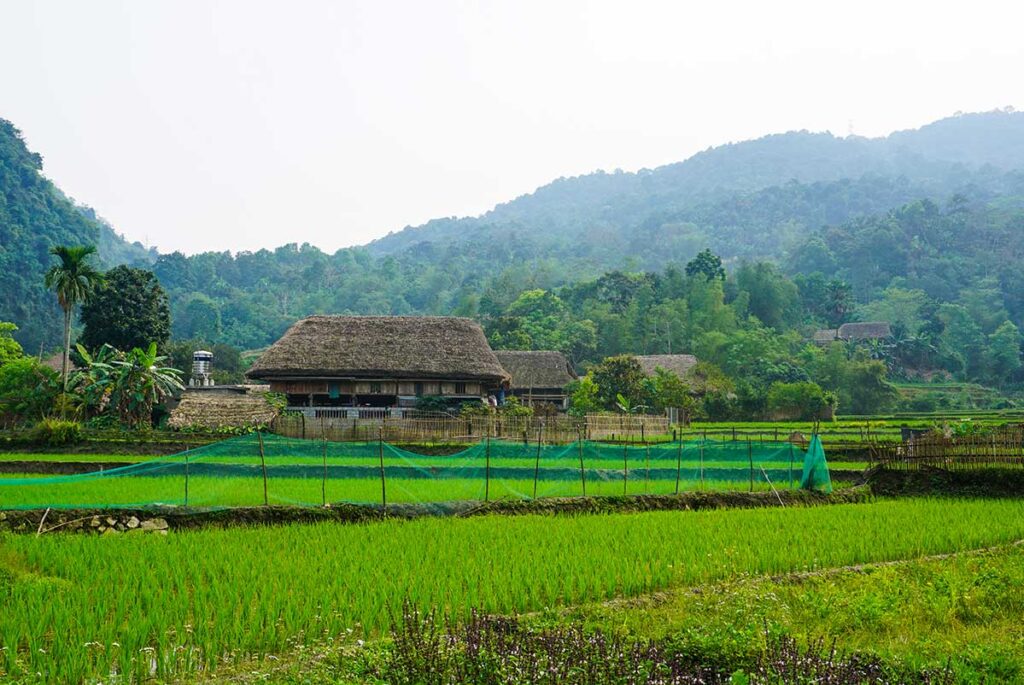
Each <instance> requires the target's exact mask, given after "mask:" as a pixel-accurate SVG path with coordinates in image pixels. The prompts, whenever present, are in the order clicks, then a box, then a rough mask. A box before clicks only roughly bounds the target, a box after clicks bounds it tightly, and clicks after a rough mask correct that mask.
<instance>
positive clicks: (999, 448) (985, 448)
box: [871, 427, 1024, 471]
mask: <svg viewBox="0 0 1024 685" xmlns="http://www.w3.org/2000/svg"><path fill="white" fill-rule="evenodd" d="M871 460H872V462H874V463H876V464H877V465H878V466H880V467H882V468H886V469H894V470H899V471H917V470H920V469H928V468H931V469H943V470H946V471H967V470H975V469H986V468H993V467H1011V468H1014V467H1015V468H1024V430H1022V429H1021V428H1020V427H1014V428H1012V429H1005V430H1001V431H997V432H994V433H990V434H987V435H964V436H954V437H944V436H941V435H934V434H929V435H924V436H917V437H914V438H913V439H911V440H909V441H907V442H903V443H897V444H875V445H873V446H872V448H871Z"/></svg>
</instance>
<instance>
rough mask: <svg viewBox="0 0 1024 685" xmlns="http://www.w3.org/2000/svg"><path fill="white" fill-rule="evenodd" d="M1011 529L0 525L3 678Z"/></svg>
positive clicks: (172, 668)
mask: <svg viewBox="0 0 1024 685" xmlns="http://www.w3.org/2000/svg"><path fill="white" fill-rule="evenodd" d="M1021 538H1024V502H1021V501H1017V500H986V501H970V500H960V501H953V500H907V501H882V502H875V503H872V504H861V505H837V506H830V507H816V508H788V509H782V508H776V509H761V510H720V511H707V512H687V513H678V512H662V513H646V514H616V515H606V516H587V517H578V518H568V517H557V518H554V517H540V516H524V517H514V518H504V517H480V518H470V519H420V520H415V521H404V522H402V521H384V522H376V523H369V524H358V525H348V526H338V525H331V524H324V525H291V526H283V527H277V528H257V529H227V530H224V529H207V530H199V531H187V532H174V533H172V534H170V535H168V536H166V537H163V536H151V535H119V536H109V537H94V536H75V535H48V536H43V537H35V536H26V535H21V536H19V535H13V534H2V535H0V597H2V598H3V605H4V611H3V612H0V676H2V678H6V679H11V680H18V681H20V682H33V681H37V682H87V681H96V680H102V681H103V682H107V681H108V680H109V679H111V678H112V676H115V675H116V676H117V679H118V681H119V682H129V681H141V680H144V679H147V678H150V679H151V678H156V679H158V680H166V679H169V678H171V677H174V676H176V675H180V674H188V673H195V672H197V671H200V670H203V671H209V670H211V669H216V668H218V667H219V666H223V665H225V664H227V663H230V662H233V661H237V660H239V659H246V658H252V657H260V656H262V655H267V654H279V653H284V652H287V651H289V650H293V649H295V648H296V646H297V645H301V644H309V643H312V642H315V641H317V640H322V639H326V638H330V637H334V636H339V635H347V634H349V633H348V631H350V630H351V631H353V634H355V635H363V636H371V637H372V636H375V635H379V634H380V633H381V632H382V631H384V630H386V629H387V628H388V627H389V626H390V624H391V622H392V619H393V617H394V615H395V612H396V611H397V610H398V607H399V605H400V603H401V602H402V600H403V599H409V600H410V601H411V602H413V603H414V604H415V605H416V606H418V607H420V608H423V609H426V608H430V607H437V608H439V609H441V610H444V611H451V612H456V613H461V612H464V611H466V610H468V609H469V608H470V607H476V608H478V609H480V610H483V611H487V612H500V613H509V612H527V611H534V610H538V609H542V608H544V607H554V606H563V605H571V604H577V603H580V602H585V601H589V600H601V599H607V598H612V597H620V596H624V597H631V596H636V595H640V594H643V593H648V592H652V591H656V590H659V589H663V588H667V587H672V586H687V585H696V584H701V583H707V582H711V581H716V580H722V579H728V578H733V577H737V576H743V575H746V574H779V573H786V572H791V571H800V570H811V569H817V568H831V567H839V566H843V565H847V564H857V563H866V562H872V561H885V560H894V559H906V558H915V557H919V556H921V555H926V554H935V553H943V552H955V551H959V550H966V549H973V548H978V547H983V546H987V545H994V544H1001V543H1007V542H1010V541H1013V540H1018V539H1021Z"/></svg>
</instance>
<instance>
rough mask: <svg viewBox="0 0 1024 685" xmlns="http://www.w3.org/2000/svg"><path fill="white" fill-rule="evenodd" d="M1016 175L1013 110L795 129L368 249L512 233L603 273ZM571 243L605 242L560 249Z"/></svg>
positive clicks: (773, 243)
mask: <svg viewBox="0 0 1024 685" xmlns="http://www.w3.org/2000/svg"><path fill="white" fill-rule="evenodd" d="M1021 168H1024V114H1020V113H1014V112H988V113H980V114H967V115H962V116H956V117H951V118H947V119H942V120H940V121H937V122H934V123H932V124H929V125H927V126H924V127H922V128H920V129H915V130H909V131H900V132H896V133H893V134H891V135H890V136H888V137H886V138H873V139H869V138H860V137H852V136H851V137H846V138H837V137H835V136H833V135H831V134H829V133H809V132H807V131H796V132H790V133H783V134H777V135H769V136H765V137H764V138H760V139H757V140H751V141H745V142H741V143H734V144H728V145H722V146H719V147H714V148H711V149H709V150H706V151H704V152H701V153H699V154H696V155H694V156H693V157H691V158H689V159H687V160H686V161H683V162H678V163H675V164H669V165H666V166H663V167H659V168H656V169H650V170H642V171H639V172H637V173H605V172H597V173H594V174H589V175H586V176H578V177H575V178H561V179H558V180H556V181H554V182H552V183H550V184H548V185H545V186H543V187H541V188H539V189H537V190H536V191H535V192H533V193H531V194H529V195H524V196H522V197H519V198H516V199H515V200H512V201H510V202H508V203H505V204H502V205H499V206H497V207H495V208H494V209H493V210H492V211H490V212H488V213H486V214H484V215H483V216H480V217H476V218H465V219H454V218H449V219H437V220H434V221H431V222H429V223H427V224H424V225H422V226H418V227H409V228H405V229H403V230H402V231H399V232H396V233H392V234H390V235H388V236H386V237H384V238H382V239H380V240H377V241H374V242H372V243H370V244H369V246H368V249H369V250H370V252H371V253H373V254H376V255H394V254H398V253H401V252H402V251H403V250H404V249H408V248H411V247H414V246H416V245H417V244H423V243H434V244H436V245H453V244H466V243H469V244H473V243H477V244H480V245H487V244H491V243H492V242H493V241H494V240H495V239H498V240H501V239H502V238H503V236H505V235H508V234H510V233H514V235H515V236H516V238H517V239H519V240H529V241H536V242H537V243H538V245H542V246H545V247H552V246H559V247H561V248H567V249H569V250H570V252H571V253H574V254H575V256H580V257H584V256H588V255H590V256H594V257H597V258H598V261H597V262H596V264H601V265H603V266H614V265H616V264H614V263H613V262H609V261H607V260H608V259H612V260H614V259H616V258H618V259H621V258H622V257H623V256H632V257H637V258H640V263H641V264H643V265H645V266H657V265H659V264H661V263H664V262H665V261H672V260H680V259H688V258H690V257H692V256H693V254H694V253H695V252H696V250H699V249H700V248H701V247H703V246H705V244H706V245H707V246H711V247H712V248H713V249H717V250H719V251H722V252H723V254H724V255H725V256H746V257H758V256H763V257H769V256H770V257H777V256H779V255H780V254H782V253H783V252H784V251H785V249H786V248H787V247H788V246H789V243H790V241H791V240H792V239H793V238H794V237H798V236H799V235H800V234H801V233H802V231H803V229H804V228H807V227H815V228H816V227H819V226H821V225H824V224H831V223H841V222H843V221H846V220H848V219H850V218H851V217H854V216H860V215H865V214H870V213H875V212H879V211H884V210H886V209H889V208H892V207H895V206H898V205H900V204H902V203H904V202H907V201H909V200H911V199H914V198H920V197H933V198H943V197H948V196H950V195H952V194H953V193H956V192H963V191H970V190H971V189H982V190H984V191H985V192H989V193H993V194H998V193H1004V192H1008V191H1012V192H1016V190H1017V189H1018V187H1019V186H1018V184H1019V179H1018V178H1017V177H1016V176H1012V177H1009V178H1008V177H1006V175H1005V174H1006V172H1008V171H1012V170H1017V169H1021ZM810 196H814V198H816V199H812V198H811V197H810ZM740 228H742V229H743V230H742V231H740V232H739V234H738V233H737V230H736V229H740ZM752 229H753V230H752ZM652 239H655V240H656V244H651V240H652ZM572 240H581V241H584V242H586V243H597V242H600V243H601V244H600V245H594V244H581V245H576V246H568V245H566V244H565V243H566V241H572ZM695 248H696V249H695ZM420 249H423V248H422V245H421V248H420Z"/></svg>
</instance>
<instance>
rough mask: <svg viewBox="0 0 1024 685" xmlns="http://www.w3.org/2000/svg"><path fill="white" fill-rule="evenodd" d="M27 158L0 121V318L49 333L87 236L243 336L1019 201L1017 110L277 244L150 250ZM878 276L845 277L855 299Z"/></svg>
mask: <svg viewBox="0 0 1024 685" xmlns="http://www.w3.org/2000/svg"><path fill="white" fill-rule="evenodd" d="M50 152H51V154H59V151H50ZM41 168H42V167H41V159H40V158H39V156H38V155H35V154H33V153H32V152H30V151H28V150H27V149H26V148H25V146H24V143H23V142H22V141H21V139H20V137H19V136H18V134H17V131H16V129H15V128H14V126H13V125H12V124H10V123H8V122H2V124H0V288H2V292H0V320H12V321H15V322H16V323H17V324H18V325H19V326H20V327H21V331H20V332H19V339H20V340H21V341H22V342H23V344H25V345H26V346H27V347H28V348H29V349H32V350H34V349H37V348H39V347H40V346H42V347H43V348H47V349H49V348H53V347H55V346H56V345H57V343H58V341H59V319H58V318H57V317H56V315H55V313H56V305H55V303H54V301H53V297H52V295H51V294H49V293H47V292H46V291H45V290H44V289H43V286H42V275H43V272H44V271H45V269H46V267H47V265H48V264H49V262H50V258H49V255H48V254H47V250H48V249H49V248H50V247H51V246H53V245H56V244H82V243H89V244H98V245H99V248H100V255H101V260H102V262H103V264H104V265H105V266H112V265H114V264H117V263H140V264H152V265H153V268H154V270H155V271H156V272H157V274H158V276H159V277H160V279H161V282H162V283H163V284H164V287H165V288H167V289H168V291H169V292H170V294H171V297H172V309H173V314H174V319H175V333H176V335H178V336H202V337H205V338H207V339H210V338H214V337H215V338H218V339H221V340H224V341H226V342H230V343H233V344H236V345H239V346H243V347H248V346H259V345H263V344H266V343H267V342H269V341H270V340H272V339H273V337H274V336H276V335H278V334H279V333H280V331H281V330H283V328H284V327H285V326H287V325H288V323H290V322H291V321H293V320H294V319H295V318H297V317H299V316H302V315H305V314H308V313H313V312H326V311H330V312H339V313H341V312H352V313H417V312H422V313H449V312H452V311H458V312H462V313H474V312H473V311H472V307H469V308H468V309H467V307H468V305H467V298H470V299H472V298H473V297H476V298H479V297H480V296H481V295H480V294H481V293H483V292H484V291H485V290H487V288H489V287H492V288H493V286H494V284H495V283H497V282H499V281H500V280H501V279H505V282H506V283H509V284H513V285H514V287H516V288H526V287H531V286H534V287H553V286H557V285H561V284H564V283H570V282H576V281H579V280H581V279H585V278H590V277H594V276H596V275H599V274H600V273H602V272H604V271H607V270H611V269H618V268H625V269H640V268H643V269H660V268H662V267H663V266H665V265H666V264H669V263H679V264H683V263H685V262H686V261H687V260H689V259H691V258H692V257H693V256H694V255H695V254H697V252H699V251H700V250H702V249H704V248H708V247H709V248H711V249H712V250H713V251H715V252H716V253H718V254H720V255H722V256H723V257H724V258H725V259H726V260H727V262H729V261H730V260H735V259H747V260H754V259H771V260H775V261H778V262H780V263H786V264H789V263H790V262H791V261H792V257H793V255H794V254H796V253H798V252H799V251H800V250H801V249H802V247H803V246H804V244H805V243H806V242H807V241H808V239H809V238H812V237H815V236H824V235H825V233H824V229H826V227H830V230H833V231H834V230H836V228H837V227H843V226H844V225H847V224H850V222H856V221H857V220H859V219H861V218H863V217H871V216H884V215H885V214H886V212H888V211H889V210H891V209H894V208H897V207H900V206H902V205H904V204H906V203H910V202H913V201H916V200H919V199H922V198H929V199H932V200H934V201H936V202H937V203H938V206H940V207H945V206H946V205H948V203H949V202H950V200H951V198H953V197H954V196H958V198H957V199H958V201H960V202H966V203H968V204H969V205H970V206H971V207H973V208H975V209H976V210H979V211H980V210H981V209H984V210H985V211H986V212H989V211H995V210H998V211H999V212H1003V213H1007V212H1012V211H1014V210H1015V209H1016V208H1019V207H1020V206H1021V202H1022V198H1024V173H1022V171H1021V170H1022V169H1024V114H1021V113H1015V112H1011V111H996V112H988V113H980V114H967V115H961V116H954V117H950V118H947V119H943V120H940V121H937V122H935V123H933V124H929V125H927V126H924V127H922V128H920V129H916V130H910V131H901V132H898V133H894V134H892V135H890V136H888V137H886V138H878V139H866V138H859V137H846V138H838V137H835V136H832V135H830V134H827V133H809V132H803V131H801V132H790V133H783V134H778V135H770V136H766V137H764V138H760V139H758V140H753V141H745V142H740V143H734V144H728V145H722V146H719V147H715V148H711V149H709V150H706V151H704V152H701V153H699V154H697V155H694V156H693V157H691V158H690V159H687V160H686V161H683V162H679V163H676V164H670V165H667V166H663V167H659V168H657V169H652V170H642V171H640V172H637V173H621V172H613V173H606V172H597V173H593V174H589V175H585V176H579V177H575V178H562V179H558V180H556V181H554V182H552V183H550V184H548V185H545V186H543V187H541V188H539V189H538V190H536V191H535V192H534V193H531V194H529V195H524V196H522V197H519V198H516V199H514V200H512V201H510V202H507V203H505V204H502V205H499V206H497V207H495V208H494V209H493V210H492V211H490V212H488V213H486V214H484V215H482V216H480V217H475V218H462V219H456V218H442V219H436V220H434V221H431V222H428V223H427V224H424V225H423V226H418V227H409V228H405V229H403V230H401V231H397V232H395V233H392V234H390V235H388V236H386V237H384V238H382V239H380V240H377V241H374V242H372V243H370V244H368V245H366V246H365V247H362V248H350V249H344V250H339V251H338V252H337V253H335V254H333V255H328V254H325V253H323V252H321V251H320V250H318V249H316V248H315V247H311V246H308V245H303V246H302V247H301V248H300V247H298V246H297V245H290V246H284V247H280V248H277V249H275V250H273V251H270V250H261V251H259V252H256V253H240V254H238V255H231V254H227V253H206V254H199V255H194V256H190V257H185V256H184V255H181V254H178V253H175V254H171V255H163V256H158V255H156V254H155V253H153V252H150V251H146V250H145V249H143V248H142V246H141V245H138V244H134V245H133V244H129V243H127V242H126V241H124V240H123V239H122V238H120V236H118V235H117V234H116V233H115V232H114V231H113V229H112V228H111V227H110V226H107V225H106V224H104V223H103V222H102V221H99V220H98V219H97V217H96V215H95V213H94V212H92V210H89V209H86V208H81V207H76V206H74V205H73V204H72V203H71V202H70V201H69V200H68V199H67V198H66V197H65V196H64V195H63V194H62V193H61V192H60V190H59V189H57V188H56V187H55V186H54V185H53V184H52V183H50V182H49V181H48V180H47V179H46V178H45V177H44V176H42V173H41ZM84 200H86V201H87V200H88V198H84ZM400 200H401V189H396V201H400ZM179 201H183V202H187V201H188V199H187V198H180V199H179ZM101 210H102V208H101ZM1011 223H1012V222H1011ZM1014 225H1015V224H1014ZM213 228H215V227H211V229H213ZM851 230H852V229H851ZM298 232H299V227H292V228H291V229H289V231H288V234H289V235H295V236H297V234H298ZM297 237H298V236H297ZM827 268H828V267H827V266H826V267H825V269H823V270H826V269H827ZM832 268H839V265H833V266H832ZM855 285H857V284H856V283H855ZM882 286H884V283H883V284H882ZM882 286H879V285H871V284H863V286H862V287H861V288H860V290H858V297H860V298H862V299H868V298H870V297H871V296H872V292H871V288H877V287H882Z"/></svg>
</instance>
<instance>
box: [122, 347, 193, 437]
mask: <svg viewBox="0 0 1024 685" xmlns="http://www.w3.org/2000/svg"><path fill="white" fill-rule="evenodd" d="M166 361H167V357H165V356H161V355H158V354H157V350H156V343H150V345H149V347H148V348H147V349H145V350H143V349H140V348H138V347H136V348H134V349H133V350H132V351H130V352H128V353H127V354H126V355H124V358H123V359H118V360H115V361H114V362H113V364H112V366H113V370H114V375H115V379H114V384H113V386H112V393H111V402H113V404H114V406H115V407H116V408H117V412H118V414H119V415H120V417H121V421H123V422H124V423H125V424H127V425H129V426H131V427H133V428H137V427H141V426H143V425H146V424H147V423H148V422H149V420H150V415H151V414H152V412H153V406H154V405H155V404H158V403H159V402H160V401H162V400H163V399H164V398H165V397H168V396H170V395H171V394H173V393H174V392H175V391H179V390H183V389H184V385H183V384H182V382H181V372H180V371H178V370H177V369H175V368H172V367H170V366H165V365H164V363H165V362H166Z"/></svg>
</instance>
